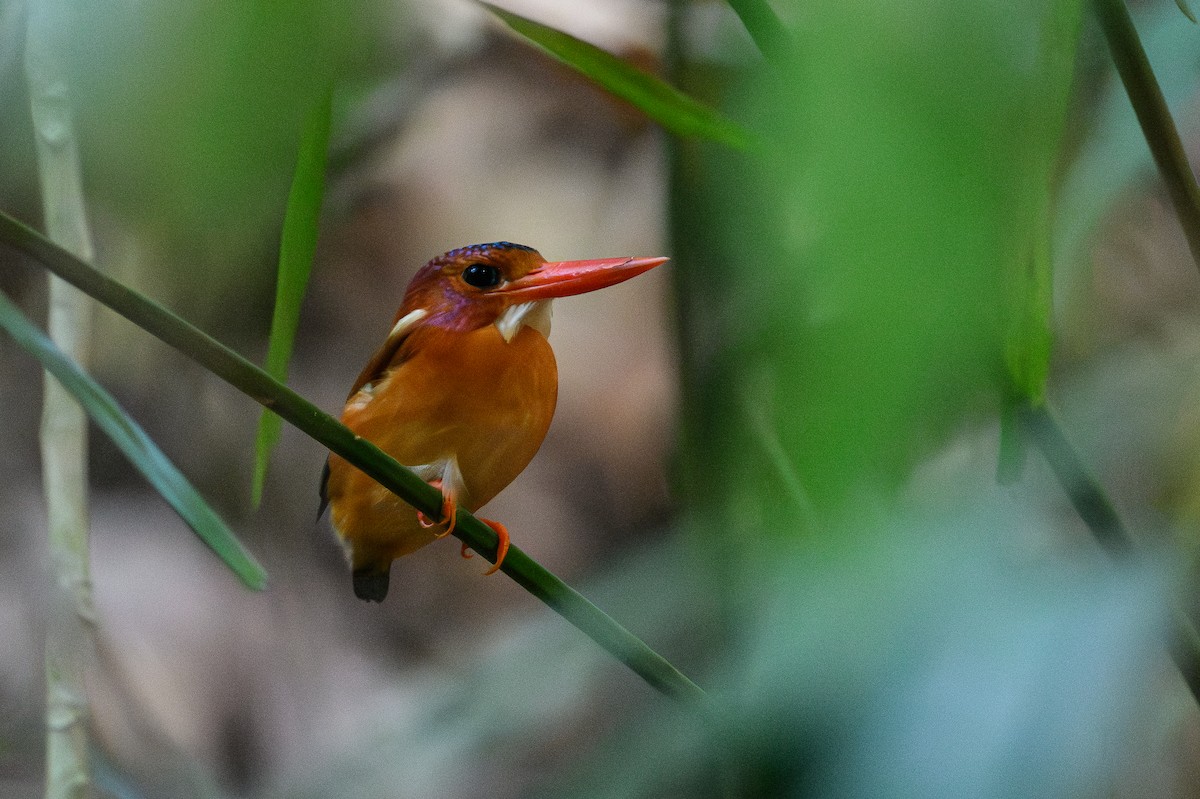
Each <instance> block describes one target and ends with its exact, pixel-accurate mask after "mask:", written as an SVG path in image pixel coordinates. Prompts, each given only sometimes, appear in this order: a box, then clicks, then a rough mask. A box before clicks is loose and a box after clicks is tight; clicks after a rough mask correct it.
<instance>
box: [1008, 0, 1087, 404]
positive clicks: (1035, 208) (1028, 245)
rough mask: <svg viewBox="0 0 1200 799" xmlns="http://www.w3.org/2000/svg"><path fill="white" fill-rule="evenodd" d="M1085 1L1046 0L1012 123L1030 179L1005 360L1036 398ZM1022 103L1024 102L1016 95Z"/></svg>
mask: <svg viewBox="0 0 1200 799" xmlns="http://www.w3.org/2000/svg"><path fill="white" fill-rule="evenodd" d="M1081 5H1082V4H1081V3H1078V2H1052V3H1047V4H1046V5H1045V6H1044V7H1043V9H1042V14H1041V17H1040V19H1039V20H1038V22H1039V23H1040V25H1039V30H1037V31H1036V32H1035V33H1037V34H1038V36H1037V39H1036V41H1037V43H1038V47H1037V50H1036V58H1037V60H1036V62H1035V66H1034V70H1035V73H1036V78H1035V80H1033V81H1029V82H1028V88H1029V93H1028V95H1027V99H1026V103H1025V105H1026V107H1025V108H1024V109H1022V110H1021V111H1020V112H1019V113H1020V115H1019V116H1017V117H1015V118H1014V119H1015V120H1018V121H1016V122H1014V123H1011V124H1017V125H1023V126H1024V130H1023V131H1022V133H1023V134H1024V141H1023V145H1022V150H1023V151H1021V150H1018V151H1017V152H1016V153H1015V155H1016V158H1015V162H1014V164H1013V168H1014V170H1016V171H1017V172H1018V174H1019V176H1020V177H1021V178H1023V179H1024V181H1025V182H1026V184H1025V186H1023V187H1022V186H1018V187H1017V188H1018V189H1019V190H1020V192H1021V195H1022V196H1019V197H1018V198H1016V199H1017V200H1018V203H1017V204H1016V205H1015V207H1014V211H1015V213H1016V214H1017V218H1016V219H1015V220H1014V223H1013V228H1012V232H1013V236H1014V237H1017V238H1018V239H1019V240H1023V242H1022V246H1021V247H1020V249H1019V250H1018V251H1017V252H1015V253H1014V258H1013V260H1012V262H1011V263H1010V264H1009V267H1008V270H1007V276H1008V284H1007V304H1006V311H1007V319H1006V323H1007V329H1006V333H1005V347H1004V354H1005V361H1006V363H1007V366H1008V372H1009V377H1010V379H1011V380H1012V381H1013V386H1014V388H1015V390H1016V391H1017V393H1019V394H1020V395H1021V396H1022V397H1024V398H1027V399H1029V400H1030V401H1031V402H1033V403H1034V404H1038V403H1041V402H1042V401H1043V400H1044V399H1045V391H1046V378H1047V376H1048V375H1049V372H1050V349H1051V343H1052V341H1051V333H1050V330H1051V314H1052V311H1053V297H1052V289H1053V284H1054V278H1053V258H1052V256H1051V196H1052V195H1051V186H1052V182H1053V180H1054V177H1055V175H1056V174H1057V169H1058V165H1059V160H1060V158H1061V153H1062V144H1063V128H1064V125H1065V123H1066V117H1067V108H1068V105H1069V102H1070V96H1071V93H1070V90H1071V84H1072V80H1073V78H1074V74H1075V70H1074V64H1075V47H1076V43H1077V41H1078V38H1079V26H1080V16H1081V13H1080V12H1081ZM1018 102H1019V101H1018Z"/></svg>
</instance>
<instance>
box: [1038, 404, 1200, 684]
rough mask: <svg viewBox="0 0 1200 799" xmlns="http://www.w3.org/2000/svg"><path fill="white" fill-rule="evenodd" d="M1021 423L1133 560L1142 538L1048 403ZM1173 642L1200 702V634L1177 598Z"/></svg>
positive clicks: (1100, 536)
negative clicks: (1138, 539)
mask: <svg viewBox="0 0 1200 799" xmlns="http://www.w3.org/2000/svg"><path fill="white" fill-rule="evenodd" d="M1017 413H1018V415H1019V417H1020V420H1021V424H1022V426H1023V427H1024V428H1025V430H1026V431H1027V432H1028V433H1029V435H1030V437H1031V438H1032V439H1033V442H1034V444H1035V445H1036V446H1037V448H1038V449H1039V450H1041V453H1042V456H1043V457H1044V458H1045V459H1046V462H1047V463H1048V464H1049V465H1050V469H1051V470H1052V471H1053V472H1054V476H1055V477H1056V478H1058V482H1059V483H1060V484H1061V485H1062V487H1063V490H1064V491H1065V492H1066V494H1067V497H1068V498H1069V499H1070V501H1071V504H1072V505H1073V506H1074V508H1075V511H1076V513H1078V514H1079V516H1080V518H1081V519H1083V521H1084V523H1085V524H1087V526H1088V528H1089V529H1090V530H1091V531H1092V535H1094V536H1095V537H1096V540H1097V541H1098V542H1100V546H1102V547H1103V548H1104V549H1105V551H1106V552H1108V553H1109V554H1110V555H1111V556H1112V557H1113V558H1114V559H1118V560H1121V559H1128V558H1131V557H1134V556H1136V555H1137V554H1138V546H1137V542H1136V541H1134V539H1133V536H1132V535H1131V534H1130V533H1129V530H1128V528H1126V527H1125V523H1124V522H1123V521H1122V520H1121V517H1120V515H1119V514H1118V513H1117V509H1116V507H1115V506H1114V505H1113V503H1112V500H1111V499H1109V497H1108V494H1107V493H1106V492H1105V490H1104V486H1102V485H1101V484H1100V481H1099V480H1098V479H1097V478H1096V476H1095V475H1093V474H1092V473H1091V471H1090V470H1089V469H1088V468H1087V466H1086V465H1085V464H1084V462H1083V459H1082V458H1081V457H1079V453H1078V452H1076V451H1075V448H1074V447H1073V446H1071V442H1070V441H1069V440H1068V439H1067V436H1066V433H1065V432H1063V429H1062V425H1061V424H1059V422H1058V419H1056V418H1055V416H1054V414H1053V412H1052V411H1051V410H1050V408H1049V407H1048V406H1047V405H1046V404H1044V403H1043V404H1040V405H1034V404H1032V403H1029V402H1026V403H1023V404H1022V405H1021V406H1020V407H1019V408H1018V410H1017ZM1170 635H1171V640H1170V642H1169V644H1168V650H1169V652H1170V654H1171V659H1172V660H1173V661H1174V662H1175V665H1176V667H1178V669H1179V673H1180V674H1181V675H1182V676H1183V679H1184V682H1186V683H1187V686H1188V689H1189V690H1190V691H1191V692H1192V696H1193V697H1194V698H1195V699H1196V701H1197V702H1200V633H1198V632H1197V631H1196V626H1195V624H1194V623H1193V621H1192V619H1191V617H1190V616H1189V615H1188V614H1187V613H1186V612H1185V611H1184V610H1183V608H1181V607H1180V606H1179V604H1178V603H1177V602H1172V603H1171V619H1170Z"/></svg>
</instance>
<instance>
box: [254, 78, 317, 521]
mask: <svg viewBox="0 0 1200 799" xmlns="http://www.w3.org/2000/svg"><path fill="white" fill-rule="evenodd" d="M332 115H333V92H332V91H327V92H325V93H324V95H323V96H322V97H321V99H320V100H319V101H318V102H317V105H316V106H315V107H314V108H313V111H312V113H311V114H310V115H309V118H308V122H307V124H306V126H305V130H304V137H303V139H302V140H301V142H300V152H299V154H298V155H297V158H296V172H295V176H294V177H293V179H292V190H291V192H290V193H289V194H288V202H287V212H286V213H285V215H284V217H283V234H282V236H281V240H280V244H279V275H278V278H277V279H276V283H275V313H274V316H273V317H272V319H271V340H270V344H269V346H268V349H267V373H268V374H270V375H271V377H273V378H275V379H276V380H278V381H279V382H281V383H286V382H287V373H288V363H289V362H290V361H291V358H292V344H293V343H294V342H295V340H296V328H297V326H298V325H299V323H300V305H301V303H303V301H304V293H305V291H306V290H307V288H308V276H309V273H310V272H311V271H312V262H313V254H314V253H315V252H316V249H317V223H318V220H319V218H320V215H321V200H322V198H324V196H325V164H326V161H327V160H328V153H329V126H330V119H331V117H332ZM279 431H280V420H279V417H278V416H276V415H275V414H274V413H272V412H271V411H268V410H266V409H264V410H263V412H262V416H261V417H259V420H258V437H257V439H256V441H255V445H254V487H253V492H252V493H253V499H254V505H255V506H256V507H257V506H258V504H259V502H260V501H261V500H262V491H263V482H264V480H265V479H266V475H267V462H268V461H269V460H270V457H271V450H272V449H274V447H275V445H276V444H277V443H278V442H279Z"/></svg>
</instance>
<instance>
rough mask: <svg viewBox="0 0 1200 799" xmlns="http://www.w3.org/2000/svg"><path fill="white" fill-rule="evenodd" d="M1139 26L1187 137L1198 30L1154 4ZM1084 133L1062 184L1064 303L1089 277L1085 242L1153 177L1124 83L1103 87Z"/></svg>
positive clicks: (1059, 257) (1059, 228) (1059, 247)
mask: <svg viewBox="0 0 1200 799" xmlns="http://www.w3.org/2000/svg"><path fill="white" fill-rule="evenodd" d="M1134 21H1135V23H1137V25H1138V32H1139V34H1140V36H1141V39H1142V44H1143V45H1144V46H1145V48H1146V54H1147V56H1148V57H1149V59H1150V62H1151V64H1152V65H1153V66H1154V74H1155V77H1157V78H1158V82H1159V86H1160V87H1161V88H1162V92H1163V96H1164V98H1165V99H1166V101H1167V104H1168V105H1169V106H1170V107H1171V108H1172V109H1174V110H1176V111H1177V113H1176V123H1177V124H1178V126H1179V127H1180V132H1181V134H1182V135H1184V136H1185V137H1186V136H1188V135H1189V133H1192V132H1194V131H1195V128H1196V122H1195V115H1194V114H1190V113H1178V112H1185V111H1186V110H1187V109H1188V108H1189V107H1190V105H1191V104H1192V103H1194V99H1193V98H1194V96H1195V92H1196V86H1197V81H1200V58H1197V56H1196V36H1197V30H1196V27H1195V26H1193V25H1189V24H1188V23H1187V22H1186V21H1184V20H1182V19H1180V17H1179V13H1178V11H1176V10H1175V9H1172V8H1170V7H1169V6H1166V5H1158V6H1151V7H1150V8H1148V9H1145V10H1144V12H1143V13H1141V14H1139V15H1138V16H1137V17H1135V20H1134ZM1079 128H1080V129H1079V130H1078V131H1075V135H1076V136H1079V134H1081V133H1082V134H1083V137H1082V140H1081V141H1080V142H1079V151H1078V153H1076V154H1075V157H1074V158H1073V159H1072V160H1071V162H1070V167H1069V169H1068V170H1067V171H1066V173H1065V175H1064V176H1063V179H1062V187H1061V190H1060V200H1059V213H1058V215H1057V218H1056V220H1055V221H1056V224H1055V229H1054V261H1055V269H1056V273H1057V275H1058V281H1057V282H1058V290H1059V293H1060V294H1061V295H1063V296H1064V297H1066V298H1070V297H1073V296H1075V294H1076V292H1077V291H1078V290H1079V289H1080V287H1081V285H1082V283H1083V281H1084V280H1085V278H1086V276H1087V272H1088V269H1087V264H1088V261H1087V258H1086V255H1087V245H1088V243H1089V241H1090V237H1091V236H1092V235H1093V234H1094V233H1095V231H1096V228H1097V226H1098V225H1099V224H1100V220H1101V219H1102V218H1103V217H1104V215H1105V214H1107V213H1109V212H1110V211H1111V210H1112V208H1113V206H1114V205H1115V203H1116V202H1117V201H1118V199H1119V198H1120V196H1121V194H1122V193H1124V192H1127V191H1129V189H1130V186H1131V185H1133V184H1135V183H1136V182H1137V181H1139V180H1144V179H1146V178H1148V177H1150V176H1152V175H1153V174H1154V161H1153V159H1152V158H1151V157H1150V150H1149V149H1148V148H1147V146H1146V140H1145V138H1144V137H1143V136H1142V131H1141V128H1140V127H1139V125H1138V121H1137V117H1135V116H1134V113H1133V109H1132V108H1131V107H1130V105H1129V97H1128V95H1126V93H1125V88H1124V87H1123V86H1122V85H1121V82H1120V81H1119V80H1115V79H1114V80H1110V81H1108V82H1107V83H1106V84H1105V85H1104V87H1103V93H1102V94H1101V96H1100V97H1099V99H1098V100H1097V101H1096V102H1095V104H1094V106H1093V105H1089V106H1088V115H1087V118H1086V119H1082V120H1080V123H1079Z"/></svg>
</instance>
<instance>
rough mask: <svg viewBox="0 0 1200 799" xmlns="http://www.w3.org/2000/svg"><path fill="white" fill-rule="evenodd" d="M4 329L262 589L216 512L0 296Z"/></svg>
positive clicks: (261, 574)
mask: <svg viewBox="0 0 1200 799" xmlns="http://www.w3.org/2000/svg"><path fill="white" fill-rule="evenodd" d="M0 327H3V328H4V329H5V330H6V331H7V332H8V334H9V335H10V336H12V338H13V339H14V340H15V341H16V342H17V344H18V345H20V346H21V348H22V349H24V350H25V351H26V352H28V353H29V354H30V355H32V356H33V357H35V358H37V360H38V361H39V362H40V363H41V364H42V366H43V367H44V368H45V369H46V371H48V372H50V374H52V375H54V377H55V378H57V379H58V381H59V382H60V383H62V385H63V386H64V387H65V388H66V389H67V390H68V391H70V392H71V394H72V395H74V396H75V398H76V399H77V400H78V401H79V404H80V405H82V406H83V409H84V410H85V411H87V413H88V415H89V416H90V417H91V418H92V420H93V421H94V422H95V423H96V425H97V426H98V427H99V428H100V429H101V430H103V431H104V433H105V434H106V435H107V436H108V437H109V438H110V439H112V441H113V443H114V444H116V445H117V447H118V448H119V449H120V450H121V452H123V453H124V454H125V456H126V457H127V458H129V460H130V462H131V463H132V464H133V465H134V466H135V467H136V468H137V469H138V471H140V472H141V473H142V474H143V475H144V476H145V478H146V479H147V480H148V481H149V482H150V484H151V485H152V486H154V488H155V490H156V491H158V493H159V494H161V495H162V497H163V499H165V500H166V501H167V502H168V503H170V505H171V507H172V508H174V509H175V511H176V513H178V514H179V515H180V517H181V518H182V519H183V520H184V521H185V522H186V523H187V525H188V526H189V527H191V528H192V530H193V531H194V532H195V533H196V535H198V536H199V537H200V539H201V540H202V541H204V543H206V544H208V546H209V547H211V548H212V550H213V552H215V553H216V554H217V556H218V557H219V558H221V560H223V561H224V562H225V564H226V565H227V566H229V568H230V569H232V570H233V573H234V574H236V575H237V576H238V577H239V578H241V580H242V582H244V583H245V584H246V585H247V586H249V587H250V588H254V589H262V588H263V587H264V586H265V585H266V580H267V574H266V572H265V571H264V570H263V568H262V566H260V565H259V564H258V562H257V561H256V560H255V559H254V556H253V555H251V554H250V553H249V552H248V551H247V550H246V548H245V547H243V546H242V544H241V542H240V541H238V540H237V538H236V537H235V536H234V534H233V531H232V530H230V529H229V528H228V527H227V526H226V525H225V523H224V522H223V521H221V518H220V517H219V516H217V514H216V512H215V511H213V509H212V508H211V507H209V505H208V503H206V502H205V501H204V499H203V497H201V496H200V495H199V494H198V493H197V492H196V489H194V488H193V487H192V486H191V484H190V483H188V481H187V479H186V478H185V477H184V476H183V475H182V474H180V473H179V470H178V469H176V468H175V466H174V464H172V463H171V461H170V460H168V459H167V457H166V456H165V455H164V454H163V453H162V451H161V450H160V449H159V448H158V447H157V446H156V445H155V443H154V442H153V441H152V440H151V439H150V437H149V436H147V435H146V433H145V431H143V430H142V429H141V428H140V427H139V426H138V425H137V423H136V422H134V421H133V419H131V418H130V417H129V416H128V414H126V413H125V411H124V410H122V408H121V407H120V406H119V405H118V404H117V402H116V400H114V399H113V398H112V395H110V394H109V393H108V392H107V391H105V390H104V389H103V388H101V387H100V385H99V384H98V383H96V381H95V380H93V379H92V378H91V377H90V376H89V375H87V374H86V373H85V372H83V370H81V369H80V368H79V367H78V366H76V365H75V363H73V362H72V361H71V360H70V359H69V358H67V357H66V356H65V355H63V354H62V352H61V351H60V350H59V349H58V348H57V347H55V346H54V344H53V342H51V341H50V339H48V338H47V337H46V336H45V335H44V334H43V333H42V332H41V331H40V330H38V329H37V328H36V327H34V326H33V325H32V324H30V323H29V321H28V320H27V319H26V318H25V317H24V316H23V315H22V314H21V312H20V311H19V310H18V309H17V307H16V306H15V305H13V304H12V302H11V301H10V300H9V299H8V297H7V296H5V295H4V294H2V293H0Z"/></svg>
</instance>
